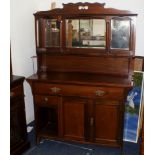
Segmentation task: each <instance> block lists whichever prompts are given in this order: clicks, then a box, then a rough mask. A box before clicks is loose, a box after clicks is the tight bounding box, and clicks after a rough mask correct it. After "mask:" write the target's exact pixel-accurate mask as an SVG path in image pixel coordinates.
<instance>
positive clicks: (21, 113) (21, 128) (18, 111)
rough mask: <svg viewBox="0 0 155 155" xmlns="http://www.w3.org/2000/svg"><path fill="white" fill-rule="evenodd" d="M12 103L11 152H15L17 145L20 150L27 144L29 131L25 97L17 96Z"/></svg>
mask: <svg viewBox="0 0 155 155" xmlns="http://www.w3.org/2000/svg"><path fill="white" fill-rule="evenodd" d="M10 103H11V107H10V146H11V152H13V151H15V150H16V148H17V147H19V148H18V149H19V150H20V149H21V147H22V146H24V145H26V140H27V131H26V118H25V108H24V99H23V98H22V97H18V98H17V97H16V98H15V99H12V100H11V102H10Z"/></svg>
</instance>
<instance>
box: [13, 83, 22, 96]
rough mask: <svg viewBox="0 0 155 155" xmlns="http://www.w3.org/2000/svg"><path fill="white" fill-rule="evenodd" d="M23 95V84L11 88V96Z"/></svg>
mask: <svg viewBox="0 0 155 155" xmlns="http://www.w3.org/2000/svg"><path fill="white" fill-rule="evenodd" d="M22 95H23V86H22V85H20V86H17V87H14V88H12V89H11V91H10V97H11V98H13V97H17V96H22Z"/></svg>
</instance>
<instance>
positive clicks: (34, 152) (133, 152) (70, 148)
mask: <svg viewBox="0 0 155 155" xmlns="http://www.w3.org/2000/svg"><path fill="white" fill-rule="evenodd" d="M28 137H29V141H30V142H31V148H30V149H29V150H27V151H26V152H25V153H24V154H23V155H120V149H118V148H110V147H103V146H96V145H90V144H79V143H68V142H61V141H54V140H42V141H41V142H40V144H39V145H36V144H35V140H34V130H32V131H31V132H30V133H29V134H28ZM138 154H139V144H135V143H129V142H124V148H123V155H138Z"/></svg>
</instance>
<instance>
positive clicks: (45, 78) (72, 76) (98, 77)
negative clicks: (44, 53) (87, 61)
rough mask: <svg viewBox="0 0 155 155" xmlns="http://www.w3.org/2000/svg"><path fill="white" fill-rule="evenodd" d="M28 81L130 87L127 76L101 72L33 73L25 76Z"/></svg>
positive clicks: (130, 83) (129, 80)
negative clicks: (27, 76)
mask: <svg viewBox="0 0 155 155" xmlns="http://www.w3.org/2000/svg"><path fill="white" fill-rule="evenodd" d="M27 81H28V82H32V81H33V82H35V81H37V82H52V83H61V84H80V85H95V86H115V87H132V82H131V79H129V77H117V76H110V75H103V74H90V73H62V72H53V73H50V74H48V73H47V74H44V73H40V74H33V75H32V76H30V77H29V78H27Z"/></svg>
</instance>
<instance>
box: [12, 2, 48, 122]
mask: <svg viewBox="0 0 155 155" xmlns="http://www.w3.org/2000/svg"><path fill="white" fill-rule="evenodd" d="M50 5H51V0H26V1H24V0H12V1H10V33H11V34H10V35H11V56H12V68H13V74H15V75H20V76H25V77H28V76H30V75H32V74H33V64H32V59H31V58H30V57H31V56H33V55H36V49H35V30H34V16H33V13H35V12H36V11H39V10H47V9H50ZM35 66H36V64H35ZM24 93H25V106H26V120H27V123H29V122H31V121H32V120H34V113H33V98H32V93H31V89H30V86H29V84H28V83H27V82H26V81H25V82H24Z"/></svg>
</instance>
